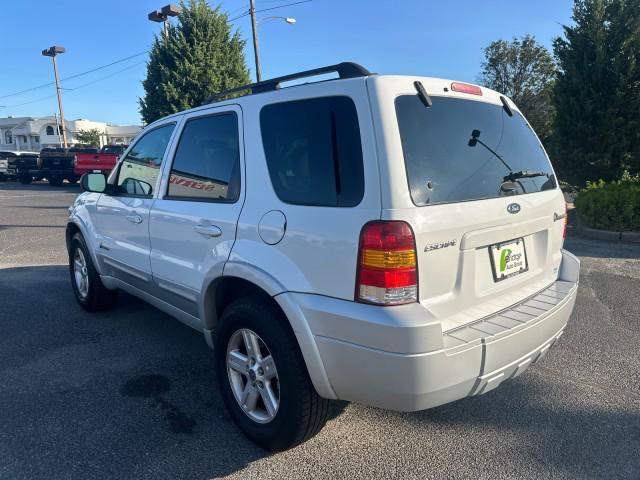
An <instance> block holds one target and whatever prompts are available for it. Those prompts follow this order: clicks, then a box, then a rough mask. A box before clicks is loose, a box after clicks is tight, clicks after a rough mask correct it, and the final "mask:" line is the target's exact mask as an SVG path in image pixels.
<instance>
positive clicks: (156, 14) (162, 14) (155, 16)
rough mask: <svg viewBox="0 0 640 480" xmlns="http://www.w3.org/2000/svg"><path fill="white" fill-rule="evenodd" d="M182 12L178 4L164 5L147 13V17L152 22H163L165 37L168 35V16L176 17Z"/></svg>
mask: <svg viewBox="0 0 640 480" xmlns="http://www.w3.org/2000/svg"><path fill="white" fill-rule="evenodd" d="M181 12H182V7H180V6H178V5H165V6H164V7H162V8H161V9H160V10H154V11H153V12H151V13H149V15H147V18H149V20H151V21H152V22H163V23H164V39H165V40H166V39H167V35H169V30H168V26H167V25H168V22H169V17H177V16H178V15H180V13H181Z"/></svg>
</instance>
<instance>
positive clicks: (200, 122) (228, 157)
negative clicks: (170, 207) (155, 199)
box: [168, 113, 240, 202]
mask: <svg viewBox="0 0 640 480" xmlns="http://www.w3.org/2000/svg"><path fill="white" fill-rule="evenodd" d="M239 194H240V148H239V143H238V120H237V117H236V115H235V113H224V114H219V115H212V116H208V117H201V118H194V119H191V120H189V121H187V123H186V125H185V127H184V129H183V131H182V136H181V137H180V141H179V143H178V148H177V149H176V154H175V157H174V160H173V165H172V166H171V175H170V176H169V187H168V195H169V197H172V198H185V199H194V200H208V201H215V202H235V201H236V200H238V196H239Z"/></svg>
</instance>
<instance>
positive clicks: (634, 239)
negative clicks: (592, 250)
mask: <svg viewBox="0 0 640 480" xmlns="http://www.w3.org/2000/svg"><path fill="white" fill-rule="evenodd" d="M575 232H576V233H577V234H578V235H580V236H582V237H587V238H592V239H594V240H605V241H609V242H627V243H640V232H615V231H610V230H598V229H597V228H587V227H582V228H580V227H578V228H576V229H575Z"/></svg>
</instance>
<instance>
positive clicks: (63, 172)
mask: <svg viewBox="0 0 640 480" xmlns="http://www.w3.org/2000/svg"><path fill="white" fill-rule="evenodd" d="M77 153H98V149H97V148H94V147H71V148H60V147H49V148H43V149H42V150H41V151H40V160H39V168H38V176H39V177H41V178H46V179H47V180H48V181H49V183H50V184H51V185H55V186H59V185H62V182H64V180H67V181H68V182H69V183H76V182H77V181H78V178H79V177H78V175H76V174H75V173H74V171H73V167H74V160H75V157H76V154H77Z"/></svg>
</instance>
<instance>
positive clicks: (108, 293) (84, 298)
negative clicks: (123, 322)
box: [69, 233, 118, 312]
mask: <svg viewBox="0 0 640 480" xmlns="http://www.w3.org/2000/svg"><path fill="white" fill-rule="evenodd" d="M76 261H79V262H80V264H84V268H85V272H84V275H81V276H84V278H86V282H87V283H86V290H85V289H84V287H81V286H80V285H79V283H81V282H80V281H79V280H77V279H76ZM80 264H78V267H80ZM69 275H70V277H71V286H72V288H73V293H74V296H75V297H76V300H77V302H78V303H79V304H80V306H81V307H82V308H84V309H85V310H87V311H89V312H96V311H100V310H106V309H107V308H109V307H111V306H113V305H114V303H115V301H116V298H117V296H118V291H117V290H108V289H107V288H106V287H105V286H104V284H103V283H102V280H100V275H99V274H98V272H97V270H96V268H95V266H94V265H93V260H91V255H90V254H89V250H88V249H87V245H86V243H85V241H84V238H83V237H82V235H81V234H80V233H76V234H75V235H74V236H73V238H72V239H71V245H70V247H69Z"/></svg>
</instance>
